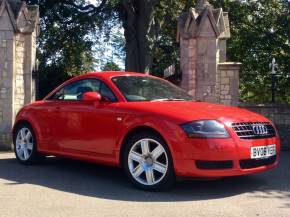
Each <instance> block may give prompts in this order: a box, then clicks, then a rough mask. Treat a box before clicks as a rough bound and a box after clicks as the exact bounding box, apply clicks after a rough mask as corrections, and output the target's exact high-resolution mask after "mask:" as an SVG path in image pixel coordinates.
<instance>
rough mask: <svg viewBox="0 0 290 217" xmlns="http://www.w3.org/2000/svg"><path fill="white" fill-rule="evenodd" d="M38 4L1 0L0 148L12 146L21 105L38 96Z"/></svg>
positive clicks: (18, 0)
mask: <svg viewBox="0 0 290 217" xmlns="http://www.w3.org/2000/svg"><path fill="white" fill-rule="evenodd" d="M38 32H39V8H38V6H36V5H26V3H25V2H24V1H20V0H0V150H1V149H2V150H4V149H10V148H11V129H12V125H13V121H14V119H15V116H16V114H17V112H18V111H19V109H20V108H21V107H22V106H23V105H25V104H27V103H30V102H31V101H33V100H34V99H35V83H34V78H33V76H32V71H33V68H34V66H35V60H36V37H37V36H38Z"/></svg>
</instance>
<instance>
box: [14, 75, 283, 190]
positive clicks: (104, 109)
mask: <svg viewBox="0 0 290 217" xmlns="http://www.w3.org/2000/svg"><path fill="white" fill-rule="evenodd" d="M13 142H14V146H15V154H16V157H17V159H18V161H19V162H20V163H23V164H32V163H36V162H38V161H39V160H41V159H43V158H44V157H45V156H48V155H54V156H61V157H67V158H73V159H78V160H84V161H90V162H94V163H101V164H106V165H112V166H119V167H122V168H123V169H124V172H125V173H126V175H127V176H128V178H129V180H131V181H132V183H133V184H135V185H136V186H137V187H139V188H141V189H145V190H157V189H160V188H164V187H169V186H171V185H172V184H173V183H174V182H175V178H176V177H204V178H209V177H226V176H238V175H245V174H252V173H257V172H262V171H265V170H268V169H271V168H274V167H275V166H277V164H278V161H279V153H280V141H279V137H278V134H277V131H276V129H275V127H274V125H273V123H271V121H269V120H268V119H266V118H265V117H263V116H261V115H258V114H255V113H253V112H250V111H247V110H244V109H240V108H235V107H229V106H224V105H217V104H210V103H206V102H196V101H194V100H193V99H192V97H191V96H190V95H188V94H187V93H186V92H184V91H183V90H181V89H180V88H178V87H176V86H174V85H173V84H171V83H169V82H168V81H165V80H163V79H160V78H157V77H154V76H150V75H144V74H139V73H127V72H101V73H89V74H86V75H81V76H79V77H76V78H73V79H71V80H69V81H67V82H65V83H64V84H62V85H61V86H59V87H58V88H56V89H55V90H54V91H52V92H51V93H50V94H49V95H48V96H46V97H45V98H44V99H43V100H41V101H37V102H34V103H32V104H29V105H26V106H24V107H23V108H22V109H21V110H20V112H19V113H18V114H17V117H16V121H15V125H14V128H13Z"/></svg>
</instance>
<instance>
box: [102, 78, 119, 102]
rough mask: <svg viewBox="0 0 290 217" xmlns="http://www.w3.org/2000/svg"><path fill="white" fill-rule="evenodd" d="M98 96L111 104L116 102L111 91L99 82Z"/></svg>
mask: <svg viewBox="0 0 290 217" xmlns="http://www.w3.org/2000/svg"><path fill="white" fill-rule="evenodd" d="M100 94H101V96H102V98H104V99H105V100H107V101H111V102H117V101H118V100H117V98H116V96H115V95H114V93H113V91H112V90H111V89H110V88H109V87H108V86H107V85H106V84H105V83H104V82H101V89H100Z"/></svg>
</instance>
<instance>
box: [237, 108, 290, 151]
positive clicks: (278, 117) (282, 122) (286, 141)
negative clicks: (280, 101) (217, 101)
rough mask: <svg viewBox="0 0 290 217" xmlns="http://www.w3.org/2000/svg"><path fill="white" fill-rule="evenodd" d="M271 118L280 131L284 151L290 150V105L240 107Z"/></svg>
mask: <svg viewBox="0 0 290 217" xmlns="http://www.w3.org/2000/svg"><path fill="white" fill-rule="evenodd" d="M239 107H242V108H245V109H248V110H251V111H253V112H256V113H259V114H262V115H264V116H265V117H267V118H269V119H270V120H271V121H273V123H274V124H275V126H276V127H277V129H278V132H279V135H280V138H281V143H282V149H283V150H290V105H245V104H243V105H240V106H239Z"/></svg>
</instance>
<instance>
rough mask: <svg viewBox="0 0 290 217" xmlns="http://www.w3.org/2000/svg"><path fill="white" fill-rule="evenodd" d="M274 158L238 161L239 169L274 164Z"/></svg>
mask: <svg viewBox="0 0 290 217" xmlns="http://www.w3.org/2000/svg"><path fill="white" fill-rule="evenodd" d="M275 161H276V156H272V157H269V158H265V159H248V160H240V167H241V169H251V168H256V167H261V166H267V165H271V164H273V163H275Z"/></svg>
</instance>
